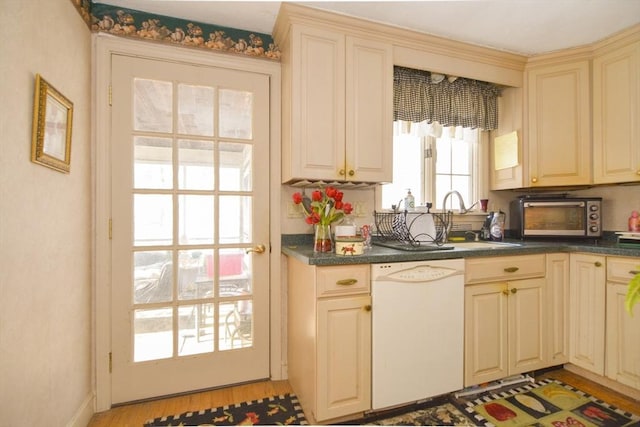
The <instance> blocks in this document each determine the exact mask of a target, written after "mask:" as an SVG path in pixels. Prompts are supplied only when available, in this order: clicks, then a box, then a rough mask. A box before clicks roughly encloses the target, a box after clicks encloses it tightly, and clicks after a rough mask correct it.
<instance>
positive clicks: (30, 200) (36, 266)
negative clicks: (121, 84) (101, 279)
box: [0, 0, 93, 426]
mask: <svg viewBox="0 0 640 427" xmlns="http://www.w3.org/2000/svg"><path fill="white" fill-rule="evenodd" d="M1 4H2V13H1V14H0V40H1V42H0V94H1V95H0V100H2V105H1V106H0V414H1V415H0V417H1V420H0V424H2V425H39V424H43V423H44V424H46V425H52V426H54V425H55V426H62V425H69V424H71V425H74V424H76V425H86V421H87V420H86V416H87V415H86V414H87V412H89V411H90V410H91V409H92V408H91V405H92V404H93V401H92V396H93V394H92V381H91V378H92V374H91V372H92V370H91V348H92V344H91V322H92V320H91V234H92V231H91V193H92V191H91V167H90V166H91V160H90V137H91V134H90V100H91V92H90V90H91V85H90V76H91V66H90V65H91V62H90V60H91V45H90V40H91V39H90V35H89V30H88V28H87V27H86V25H85V24H84V22H83V21H82V19H81V18H80V15H79V14H78V12H77V11H76V10H75V8H74V6H73V4H72V3H71V1H70V0H27V1H25V0H2V2H1ZM38 25H40V26H41V27H40V28H38ZM36 73H40V74H41V75H42V76H43V78H45V79H46V80H47V81H48V82H49V83H50V84H52V85H53V86H54V87H55V88H56V89H58V90H59V91H60V92H62V93H63V94H64V95H65V96H66V97H68V98H69V99H70V100H71V101H72V102H73V103H74V117H73V142H72V153H71V173H70V174H69V175H66V174H63V173H60V172H56V171H54V170H52V169H49V168H46V167H43V166H40V165H37V164H35V163H32V162H31V161H30V152H31V125H32V114H33V92H34V78H35V74H36Z"/></svg>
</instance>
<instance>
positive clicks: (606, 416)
mask: <svg viewBox="0 0 640 427" xmlns="http://www.w3.org/2000/svg"><path fill="white" fill-rule="evenodd" d="M345 424H360V425H363V424H366V425H387V426H390V425H416V426H417V425H420V426H486V427H491V426H496V427H505V426H509V427H525V426H526V427H545V426H547V427H614V426H615V427H622V426H626V427H631V426H640V416H639V415H638V414H632V413H629V412H625V411H622V410H620V409H618V408H615V407H613V406H612V405H610V404H608V403H606V402H603V401H601V400H598V399H597V398H595V397H593V396H591V395H589V394H587V393H585V392H583V391H581V390H578V389H575V388H573V387H571V386H569V385H566V384H563V383H561V382H559V381H557V380H542V381H539V382H536V383H528V384H526V385H522V386H519V387H515V388H511V389H506V391H495V392H486V393H484V394H479V395H476V396H475V397H473V398H469V399H465V398H458V399H456V398H455V397H454V396H453V395H449V396H442V397H438V398H435V399H434V400H431V401H429V402H424V403H420V404H414V405H410V406H408V407H403V408H396V409H393V410H390V411H387V412H385V413H377V414H370V415H369V416H367V417H365V418H360V419H358V420H354V421H352V422H349V423H345Z"/></svg>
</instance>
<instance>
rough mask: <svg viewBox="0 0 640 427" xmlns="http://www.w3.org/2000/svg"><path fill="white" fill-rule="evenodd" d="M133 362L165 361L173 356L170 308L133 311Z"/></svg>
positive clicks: (171, 312)
mask: <svg viewBox="0 0 640 427" xmlns="http://www.w3.org/2000/svg"><path fill="white" fill-rule="evenodd" d="M133 323H134V327H133V329H134V349H133V360H134V362H143V361H145V360H156V359H166V358H168V357H171V356H172V355H173V310H172V309H171V307H166V308H160V309H155V310H135V311H134V322H133Z"/></svg>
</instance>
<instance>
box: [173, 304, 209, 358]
mask: <svg viewBox="0 0 640 427" xmlns="http://www.w3.org/2000/svg"><path fill="white" fill-rule="evenodd" d="M178 313H179V318H178V329H179V330H178V334H179V336H178V346H179V347H178V355H179V356H186V355H189V354H201V353H210V352H212V351H213V319H214V315H213V313H214V306H213V304H195V305H185V306H181V307H180V308H178Z"/></svg>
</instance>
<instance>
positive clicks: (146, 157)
mask: <svg viewBox="0 0 640 427" xmlns="http://www.w3.org/2000/svg"><path fill="white" fill-rule="evenodd" d="M133 146H134V165H133V176H134V178H133V187H134V188H154V189H158V188H161V189H167V188H172V187H173V165H172V156H173V155H172V149H171V139H169V138H152V137H145V136H136V137H134V138H133Z"/></svg>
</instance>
